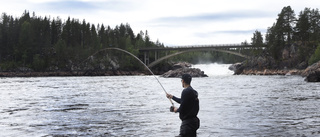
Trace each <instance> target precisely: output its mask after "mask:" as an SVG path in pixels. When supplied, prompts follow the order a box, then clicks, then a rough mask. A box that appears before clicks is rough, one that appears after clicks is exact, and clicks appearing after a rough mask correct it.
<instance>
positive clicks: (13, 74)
mask: <svg viewBox="0 0 320 137" xmlns="http://www.w3.org/2000/svg"><path fill="white" fill-rule="evenodd" d="M146 74H149V72H142V71H119V70H116V71H105V72H63V71H59V72H0V77H53V76H58V77H61V76H124V75H128V76H129V75H146Z"/></svg>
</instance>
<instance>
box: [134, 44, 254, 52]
mask: <svg viewBox="0 0 320 137" xmlns="http://www.w3.org/2000/svg"><path fill="white" fill-rule="evenodd" d="M251 47H254V46H253V45H249V44H208V45H183V46H170V47H152V48H142V49H139V50H140V51H152V50H159V51H160V50H187V49H195V48H251Z"/></svg>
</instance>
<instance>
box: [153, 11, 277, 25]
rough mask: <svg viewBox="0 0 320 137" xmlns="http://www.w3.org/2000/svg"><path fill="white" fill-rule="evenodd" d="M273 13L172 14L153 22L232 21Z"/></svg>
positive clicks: (269, 15) (261, 16)
mask: <svg viewBox="0 0 320 137" xmlns="http://www.w3.org/2000/svg"><path fill="white" fill-rule="evenodd" d="M273 16H274V15H273V14H270V13H267V12H263V11H230V12H221V13H204V14H198V15H192V16H180V17H178V16H170V17H162V18H158V19H155V20H153V21H152V22H157V23H158V24H159V23H162V24H169V23H170V24H171V23H182V22H203V21H204V22H207V21H232V20H241V19H250V18H263V17H273Z"/></svg>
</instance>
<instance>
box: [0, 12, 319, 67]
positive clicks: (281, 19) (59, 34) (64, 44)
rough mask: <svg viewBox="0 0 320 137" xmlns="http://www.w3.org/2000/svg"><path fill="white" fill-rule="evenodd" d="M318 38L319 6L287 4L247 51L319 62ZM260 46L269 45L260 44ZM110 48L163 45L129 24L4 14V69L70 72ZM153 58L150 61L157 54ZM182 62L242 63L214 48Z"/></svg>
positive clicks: (126, 61)
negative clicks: (300, 8) (287, 54)
mask: <svg viewBox="0 0 320 137" xmlns="http://www.w3.org/2000/svg"><path fill="white" fill-rule="evenodd" d="M319 39H320V13H319V10H318V9H311V8H305V9H304V10H303V11H300V12H299V14H298V16H296V14H295V12H294V10H293V9H291V7H290V6H287V7H284V8H283V9H282V10H281V12H280V13H279V14H278V17H277V19H276V22H275V23H274V24H273V25H272V26H271V27H269V28H268V29H267V33H266V34H265V36H263V35H262V34H261V32H260V31H258V30H256V31H255V32H253V37H252V39H251V42H250V43H248V42H247V41H245V42H243V44H252V45H254V46H256V47H257V48H256V50H251V51H247V54H250V55H252V56H258V55H261V54H266V55H269V56H271V57H272V58H273V59H275V60H276V61H277V62H282V61H285V60H287V58H285V57H284V55H283V51H284V49H289V51H290V52H292V51H293V50H294V51H295V53H297V54H296V56H295V57H294V60H295V61H294V62H293V63H291V67H294V66H295V65H297V64H299V63H302V62H305V63H306V64H307V65H311V64H312V63H314V62H317V61H319V60H320V41H319ZM262 46H266V48H265V49H262V48H259V47H262ZM108 47H116V48H121V49H124V50H127V51H129V52H131V53H133V54H134V55H136V56H138V57H141V56H143V55H140V54H139V52H138V49H139V48H148V47H165V46H164V45H163V44H162V43H160V42H159V41H156V42H153V41H151V39H150V36H149V35H148V31H147V30H146V31H140V32H139V33H138V34H135V33H134V32H133V30H132V29H131V27H130V25H129V24H128V23H127V24H120V25H117V26H115V27H114V28H111V27H110V26H105V25H104V24H101V25H100V24H98V25H95V24H90V23H89V22H87V21H86V20H83V21H79V20H78V19H74V18H70V17H69V18H68V19H66V20H64V21H63V20H62V19H60V18H59V17H56V18H50V17H39V16H36V14H35V13H32V15H31V14H30V13H29V11H24V13H23V14H22V15H21V17H15V18H14V17H13V16H11V15H7V14H6V13H2V15H1V18H0V71H25V70H26V69H27V70H30V71H38V72H43V71H72V70H73V69H74V66H76V65H77V64H81V63H82V62H83V61H84V60H86V59H87V58H88V57H89V56H90V55H92V54H94V53H96V52H97V51H99V50H101V49H104V48H108ZM292 49H293V50H292ZM290 55H291V54H290ZM112 57H113V58H112ZM150 57H151V58H150V60H152V57H153V55H150ZM290 57H291V56H290ZM101 58H109V59H107V62H108V61H109V62H112V60H116V61H117V63H118V64H120V65H119V67H118V68H114V67H109V66H108V65H107V66H104V67H103V68H108V69H120V70H129V71H131V70H141V69H142V68H141V64H140V65H138V64H137V63H139V62H137V61H134V59H133V58H132V57H128V56H127V55H125V54H121V53H118V52H108V53H107V54H105V55H102V56H101ZM292 58H293V57H292ZM181 60H183V61H188V62H191V63H206V62H223V63H235V62H239V61H243V59H241V58H239V57H237V56H234V55H230V54H226V53H218V52H210V51H208V52H206V53H201V52H191V53H188V54H182V55H180V56H177V57H173V58H171V59H170V60H169V61H181ZM97 64H98V66H99V63H98V62H97V63H96V65H97ZM109 64H110V63H109ZM111 64H112V63H111ZM156 67H157V66H156ZM158 67H161V64H160V65H159V66H158ZM80 69H81V68H80Z"/></svg>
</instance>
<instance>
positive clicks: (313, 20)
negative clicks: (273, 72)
mask: <svg viewBox="0 0 320 137" xmlns="http://www.w3.org/2000/svg"><path fill="white" fill-rule="evenodd" d="M319 22H320V14H319V10H318V9H310V8H305V9H304V10H303V11H301V12H300V13H299V15H298V17H296V16H295V13H294V11H293V10H292V9H291V7H290V6H287V7H284V8H283V9H282V11H281V13H280V14H278V18H277V21H276V23H274V24H273V26H272V27H269V28H268V30H267V34H266V37H265V40H266V45H267V48H266V51H267V53H269V54H270V55H271V56H272V57H273V58H274V59H275V60H276V61H277V62H281V61H283V58H282V53H283V52H282V51H283V50H284V49H285V48H287V49H288V47H290V46H292V45H294V47H295V49H297V52H296V53H297V54H298V55H296V56H297V57H298V58H296V60H295V62H296V63H301V62H307V61H308V60H309V65H310V63H311V62H313V61H311V60H314V58H315V57H314V56H313V57H311V58H310V59H309V57H310V56H311V55H312V54H313V52H314V51H315V48H316V47H315V45H318V44H319V43H320V41H319V37H320V26H319Z"/></svg>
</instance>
